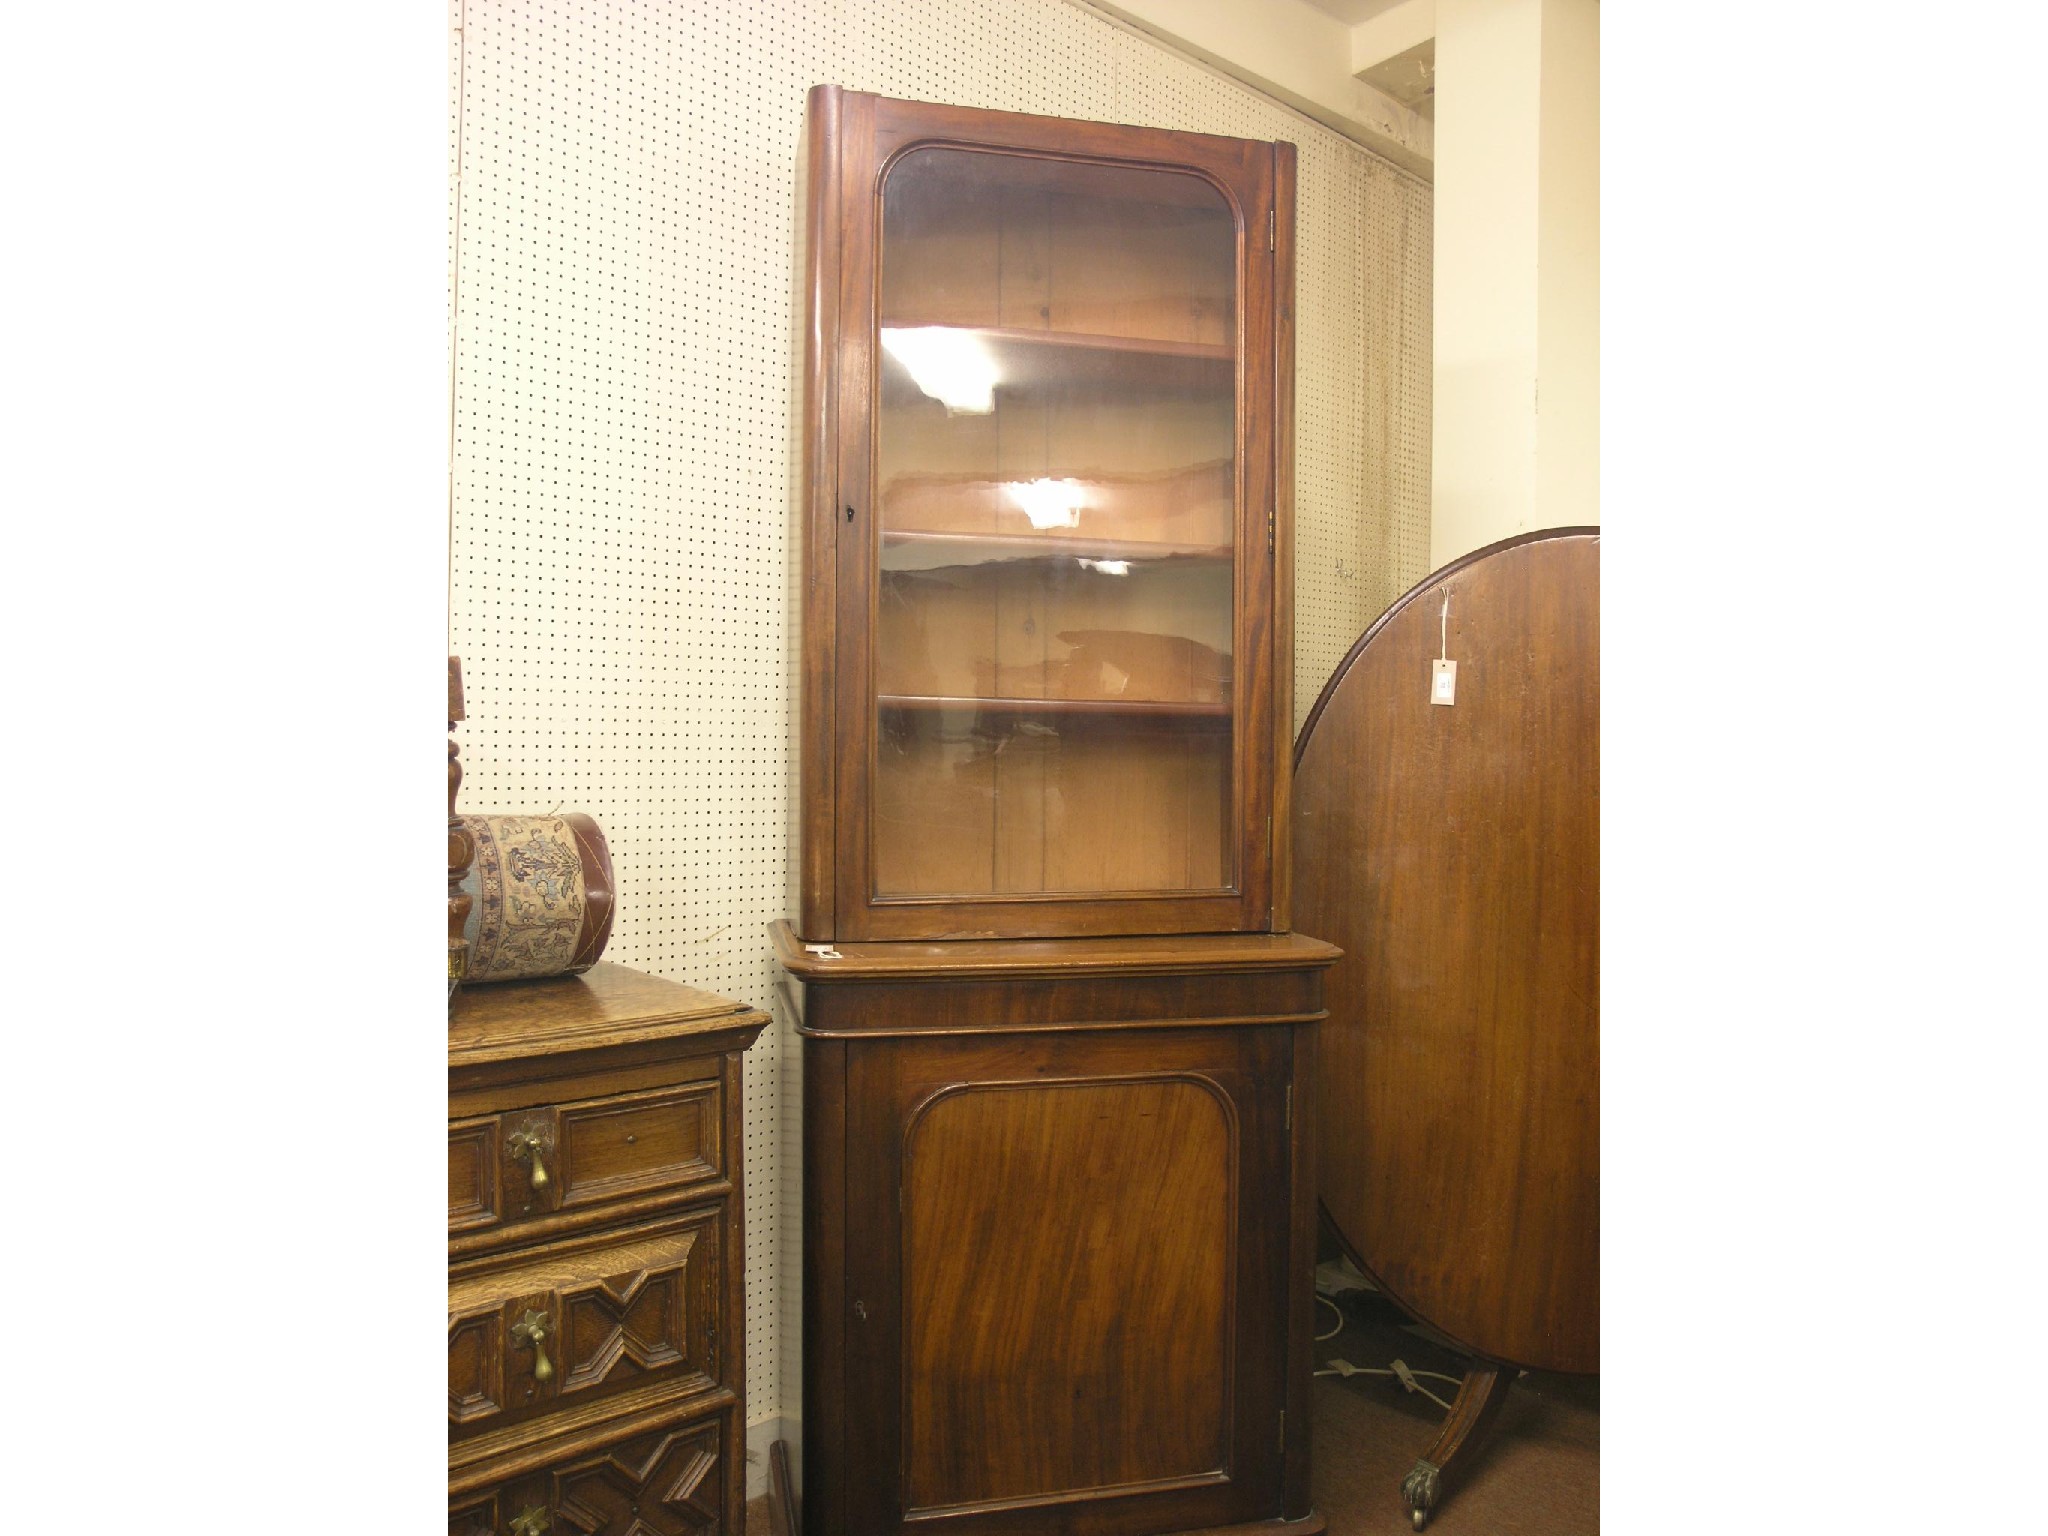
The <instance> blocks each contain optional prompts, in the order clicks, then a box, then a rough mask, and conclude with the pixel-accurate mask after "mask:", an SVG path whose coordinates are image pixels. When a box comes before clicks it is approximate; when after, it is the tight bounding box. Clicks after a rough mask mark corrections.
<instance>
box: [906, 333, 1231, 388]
mask: <svg viewBox="0 0 2048 1536" xmlns="http://www.w3.org/2000/svg"><path fill="white" fill-rule="evenodd" d="M906 332H908V333H914V334H920V335H932V334H936V335H939V336H943V337H945V338H947V339H948V340H949V341H950V342H951V343H952V344H953V345H955V346H958V347H963V348H967V349H979V350H981V351H982V352H984V353H985V354H986V357H987V361H988V364H989V367H990V369H991V371H992V372H993V375H994V380H995V387H996V388H997V389H1001V390H1027V391H1043V390H1052V389H1062V390H1075V391H1081V392H1086V393H1097V392H1100V393H1104V394H1116V395H1125V394H1132V393H1139V394H1149V393H1158V392H1162V391H1171V392H1186V393H1199V394H1227V393H1228V392H1229V391H1230V389H1231V387H1232V384H1233V381H1234V376H1235V371H1236V357H1237V354H1236V350H1235V349H1234V348H1232V347H1228V346H1218V345H1212V344H1210V343H1207V342H1199V341H1170V340H1166V339H1163V338H1152V337H1144V336H1112V335H1099V334H1083V333H1080V332H1072V331H1051V330H1046V331H1034V330H1024V329H1020V328H1016V327H1010V326H976V325H931V326H900V327H899V326H894V325H887V324H885V325H883V326H882V327H881V333H880V335H881V343H882V358H883V365H882V385H883V388H882V403H883V404H884V405H885V406H904V405H913V404H916V403H917V402H920V401H924V400H927V399H930V398H931V397H930V396H928V395H926V394H925V393H924V392H923V390H921V389H920V388H919V386H918V383H917V381H916V379H915V378H914V377H913V376H912V370H911V368H910V366H909V365H908V364H907V363H906V362H905V361H904V360H903V359H902V358H901V357H899V356H898V355H897V351H896V349H895V348H894V347H892V345H891V341H892V338H893V337H895V336H897V335H900V334H902V333H906ZM933 403H934V404H936V403H937V402H936V401H934V402H933Z"/></svg>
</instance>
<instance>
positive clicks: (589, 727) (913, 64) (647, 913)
mask: <svg viewBox="0 0 2048 1536" xmlns="http://www.w3.org/2000/svg"><path fill="white" fill-rule="evenodd" d="M456 6H457V9H456V10H455V12H454V21H455V31H454V38H453V43H454V51H453V65H452V68H451V76H452V79H453V83H454V84H453V91H452V97H453V108H454V111H453V119H452V122H453V141H452V146H451V148H452V153H451V160H452V161H453V162H454V164H455V166H456V167H457V170H456V174H455V197H454V198H453V200H452V201H453V218H454V225H455V263H456V264H455V277H454V282H453V284H452V302H453V305H454V317H455V318H454V331H455V341H454V361H453V393H454V399H453V422H452V440H451V476H452V479H451V487H450V496H451V507H450V543H451V566H452V572H451V578H452V588H451V603H450V611H451V634H450V649H451V650H452V651H453V652H455V653H456V654H458V655H460V656H461V657H462V659H463V676H464V681H465V684H466V686H467V691H468V706H469V720H468V721H467V723H466V724H464V725H463V727H462V728H461V730H460V732H459V736H460V739H461V741H462V743H463V749H462V757H463V762H464V764H465V771H466V775H467V777H466V780H465V786H464V791H463V805H464V806H465V808H467V809H470V810H477V811H481V810H505V811H513V810H542V811H545V810H549V809H553V808H557V807H560V808H563V809H573V810H583V811H587V812H589V813H591V814H592V815H594V816H595V817H596V818H597V819H598V821H599V823H600V824H601V825H602V826H603V827H604V829H605V834H606V836H607V838H608V839H609V840H610V843H611V848H612V855H613V861H614V864H615V867H616V870H617V877H618V887H619V912H618V918H617V923H616V926H615V928H614V931H613V936H612V940H611V945H610V948H609V950H608V951H607V957H608V958H610V959H614V960H618V961H622V962H624V963H626V964H629V965H635V966H639V967H642V968H644V969H646V970H650V971H654V972H656V973H658V974H661V975H665V976H672V977H676V978H678V979H681V980H687V981H690V982H693V983H696V984H698V985H701V986H706V987H709V988H712V989H713V990H716V991H719V992H722V993H725V994H727V995H729V996H732V997H735V998H739V999H742V1000H744V1001H746V1002H748V1003H752V1004H756V1005H760V1006H763V1007H772V1006H773V1003H774V979H775V978H774V965H773V962H772V960H771V958H770V954H769V949H768V944H767V940H766V929H767V925H768V924H769V922H770V921H772V920H773V919H774V918H776V917H779V916H781V915H783V911H784V890H785V863H786V860H787V859H788V858H789V857H790V856H791V854H792V852H793V850H792V849H791V848H790V847H789V845H788V827H789V817H788V814H787V812H788V799H789V793H790V785H791V783H792V772H791V767H790V764H789V762H788V757H787V730H786V720H787V713H788V707H789V702H790V701H789V694H788V689H789V687H790V680H789V678H788V676H787V674H786V669H785V662H784V655H785V642H786V639H787V634H788V631H787V623H788V605H787V590H788V588H787V585H786V578H787V576H788V569H789V561H790V558H791V554H792V551H791V548H790V543H789V510H788V509H789V499H790V493H791V486H790V478H791V462H792V461H791V455H790V451H789V445H790V440H791V433H792V430H793V424H792V422H791V420H790V408H791V394H790V373H789V358H790V355H791V340H792V335H793V329H792V327H793V324H794V319H795V317H794V315H793V313H792V302H791V293H792V282H791V268H792V261H793V234H794V224H793V219H794V190H793V189H794V177H795V164H796V151H797V138H798V130H799V126H800V123H801V118H802V113H803V102H804V93H805V91H806V90H807V89H808V87H810V86H811V85H813V84H815V83H819V82H825V81H831V82H837V83H838V84H841V85H845V86H848V87H851V88H855V89H861V90H869V91H878V92H882V93H885V94H889V95H897V96H911V97H922V98H926V99H931V100H943V101H952V102H959V103H963V104H966V105H971V106H985V107H1000V108H1007V109H1011V110H1016V111H1025V112H1044V113H1056V114H1060V115H1064V116H1070V117H1080V118H1099V119H1107V120H1113V121H1119V122H1129V123H1140V124H1148V125H1154V126H1159V127H1167V128H1187V129H1198V130H1202V131H1205V132H1210V133H1226V134H1236V135H1241V136H1243V137H1247V138H1261V139H1272V138H1286V139H1291V140H1293V141H1295V142H1296V143H1297V144H1298V145H1300V151H1301V152H1300V188H1299V190H1300V214H1299V273H1298V282H1299V335H1300V368H1299V378H1298V383H1297V402H1298V406H1297V408H1298V423H1297V431H1296V439H1297V470H1296V484H1297V506H1296V517H1297V576H1296V591H1297V603H1298V611H1297V615H1296V649H1297V662H1296V704H1297V721H1298V719H1299V716H1300V715H1301V714H1303V713H1305V712H1306V710H1307V709H1308V707H1309V705H1310V704H1311V703H1312V702H1313V700H1314V698H1315V695H1316V693H1317V691H1318V690H1319V689H1320V688H1321V686H1322V683H1323V681H1324V679H1325V677H1326V676H1327V675H1328V674H1329V672H1330V671H1331V669H1332V668H1333V667H1334V666H1335V664H1336V662H1337V660H1338V659H1339V658H1340V657H1341V656H1342V655H1343V653H1344V651H1345V649H1346V648H1347V647H1348V646H1349V645H1350V643H1351V641H1352V640H1353V639H1355V638H1356V637H1357V635H1358V633H1359V631H1360V630H1361V629H1362V628H1363V627H1364V626H1365V624H1366V623H1367V622H1369V621H1370V620H1371V619H1372V618H1373V617H1374V616H1376V615H1377V614H1378V613H1379V612H1380V610H1381V609H1382V608H1384V607H1385V605H1386V604H1387V603H1388V602H1389V601H1391V600H1392V598H1394V597H1395V596H1397V595H1398V594H1399V593H1400V592H1401V591H1402V590H1404V589H1405V588H1406V587H1407V586H1408V585H1409V584H1410V583H1412V582H1413V581H1415V580H1417V579H1419V578H1420V577H1421V576H1422V575H1424V574H1425V573H1426V572H1425V562H1426V560H1427V558H1428V548H1429V528H1428V510H1427V509H1428V503H1429V487H1428V465H1429V442H1428V432H1429V396H1428V369H1429V331H1428V326H1429V304H1430V300H1429V189H1428V187H1427V186H1425V185H1423V184H1421V183H1419V182H1417V181H1416V180H1414V179H1413V178H1411V177H1409V176H1407V175H1406V174H1404V173H1402V172H1400V171H1398V170H1396V169H1394V168H1393V167H1391V166H1389V165H1388V164H1386V163H1385V162H1382V161H1380V160H1378V159H1376V158H1374V157H1372V156H1371V155H1369V154H1367V153H1366V152H1365V151H1363V150H1361V149H1360V148H1359V147H1358V146H1356V145H1354V144H1352V143H1350V142H1348V141H1347V140H1345V139H1342V138H1340V137H1339V136H1337V135H1335V134H1333V133H1331V132H1329V131H1328V130H1326V129H1324V128H1322V127H1320V126H1318V125H1316V124H1314V123H1311V122H1310V121H1308V120H1307V119H1305V118H1302V117H1299V116H1297V115H1295V114H1294V113H1292V112H1290V111H1288V110H1287V109H1286V108H1284V107H1282V106H1280V105H1278V104H1277V103H1274V102H1272V101H1269V100H1267V99H1265V98H1263V97H1261V96H1258V95H1257V94H1255V93H1253V92H1251V91H1249V90H1247V89H1245V88H1244V87H1243V86H1240V85H1238V84H1236V83H1235V82H1233V81H1230V80H1227V79H1225V78H1223V77H1222V76H1220V75H1217V74H1214V73H1212V72H1210V71H1209V70H1207V69H1205V68H1203V67H1201V66H1199V65H1197V64H1194V63H1192V62H1189V61H1187V60H1184V59H1181V58H1179V57H1177V56H1175V55H1173V54H1171V53H1169V52H1166V51H1164V50H1162V49H1160V48H1159V47H1158V46H1157V45H1156V44H1154V43H1152V42H1150V41H1148V40H1145V39H1142V38H1139V37H1137V36H1135V35H1133V34H1131V33H1128V32H1126V31H1124V30H1122V29H1120V28H1118V27H1116V26H1114V25H1112V24H1111V23H1109V22H1107V21H1105V20H1103V19H1102V18H1100V17H1099V16H1096V15H1094V14H1092V13H1090V12H1088V11H1085V10H1083V9H1080V8H1079V7H1077V6H1075V5H1071V4H1068V3H1065V0H715V3H714V0H696V3H676V0H670V3H660V0H609V3H607V0H456ZM794 1045H795V1042H794V1040H793V1038H792V1036H791V1035H790V1034H789V1030H788V1021H787V1020H785V1019H782V1018H781V1017H779V1016H778V1018H777V1021H776V1026H775V1029H774V1030H773V1031H772V1032H771V1033H770V1035H769V1036H767V1037H766V1038H764V1039H763V1040H762V1041H761V1043H760V1044H759V1045H758V1046H757V1047H756V1048H755V1050H754V1051H753V1052H752V1053H751V1055H750V1056H749V1058H748V1063H747V1087H746V1104H745V1113H746V1128H747V1134H746V1157H747V1167H748V1181H749V1182H748V1205H747V1254H746V1264H747V1295H748V1303H747V1356H748V1358H747V1389H748V1394H749V1417H750V1419H751V1420H752V1421H753V1422H755V1423H756V1424H760V1423H765V1422H768V1421H772V1420H774V1419H775V1418H776V1417H777V1416H778V1414H783V1413H786V1414H788V1415H791V1416H794V1415H795V1413H796V1412H797V1408H798V1398H799V1392H798V1382H799V1379H800V1377H799V1373H798V1366H799V1360H798V1353H797V1350H798V1328H799V1319H800V1307H799V1297H800V1289H799V1275H800V1252H799V1243H800V1237H801V1220H800V1213H799V1207H798V1198H799V1184H798V1166H797V1151H798V1147H799V1145H800V1136H799V1131H800V1124H799V1119H798V1107H797V1106H798V1095H797V1077H796V1072H797V1057H796V1052H795V1049H794ZM751 1470H752V1471H753V1472H754V1475H755V1477H756V1479H757V1480H758V1477H759V1473H760V1469H759V1468H758V1467H756V1468H754V1469H751Z"/></svg>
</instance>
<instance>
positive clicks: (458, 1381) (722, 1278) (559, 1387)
mask: <svg viewBox="0 0 2048 1536" xmlns="http://www.w3.org/2000/svg"><path fill="white" fill-rule="evenodd" d="M724 1221H725V1207H724V1204H723V1202H719V1203H715V1204H712V1205H709V1206H706V1207H703V1208H700V1209H698V1210H694V1211H691V1212H688V1213H686V1214H684V1215H681V1216H675V1217H669V1218H667V1219H664V1220H661V1221H657V1222H650V1223H647V1224H644V1225H641V1226H637V1227H629V1228H626V1229H624V1230H622V1231H617V1232H609V1233H603V1234H599V1235H596V1236H589V1237H579V1238H574V1239H568V1240H563V1241H559V1242H554V1243H550V1244H547V1245H545V1246H543V1247H537V1248H523V1249H519V1250H516V1251H514V1252H511V1253H506V1254H499V1255H495V1256H493V1257H491V1258H487V1259H483V1260H478V1261H475V1262H472V1263H469V1264H465V1265H462V1266H460V1267H458V1268H455V1269H451V1271H450V1272H449V1277H448V1432H449V1436H450V1438H451V1439H461V1438H463V1437H465V1436H469V1435H473V1434H477V1433H479V1432H481V1431H484V1430H491V1429H496V1428H498V1427H500V1426H502V1425H507V1424H514V1423H518V1422H520V1421H522V1420H525V1419H530V1418H533V1417H535V1416H537V1415H541V1414H544V1413H547V1412H548V1411H550V1410H552V1409H555V1408H558V1407H559V1408H562V1409H568V1408H570V1407H572V1406H580V1405H582V1404H585V1403H591V1402H596V1401H599V1400H603V1399H610V1398H613V1397H618V1396H622V1395H632V1396H634V1397H635V1398H636V1399H638V1398H644V1397H646V1396H648V1395H649V1393H650V1392H653V1393H658V1394H660V1395H663V1396H669V1397H674V1396H678V1395H687V1394H690V1393H694V1392H697V1391H699V1390H701V1389H708V1388H710V1387H713V1386H715V1385H717V1384H718V1383H719V1382H720V1381H721V1380H722V1379H723V1375H724V1372H725V1369H726V1365H727V1362H726V1361H725V1360H723V1359H722V1358H721V1354H722V1350H721V1344H720V1341H721V1340H722V1339H723V1337H724V1329H723V1326H722V1325H723V1297H724V1295H725V1283H726V1275H725V1266H724V1262H723V1260H724V1256H723V1254H722V1253H721V1252H720V1247H721V1231H722V1228H723V1225H724ZM543 1360H544V1361H545V1364H543V1363H542V1362H543ZM734 1369H735V1370H736V1369H737V1364H736V1363H735V1365H734Z"/></svg>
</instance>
